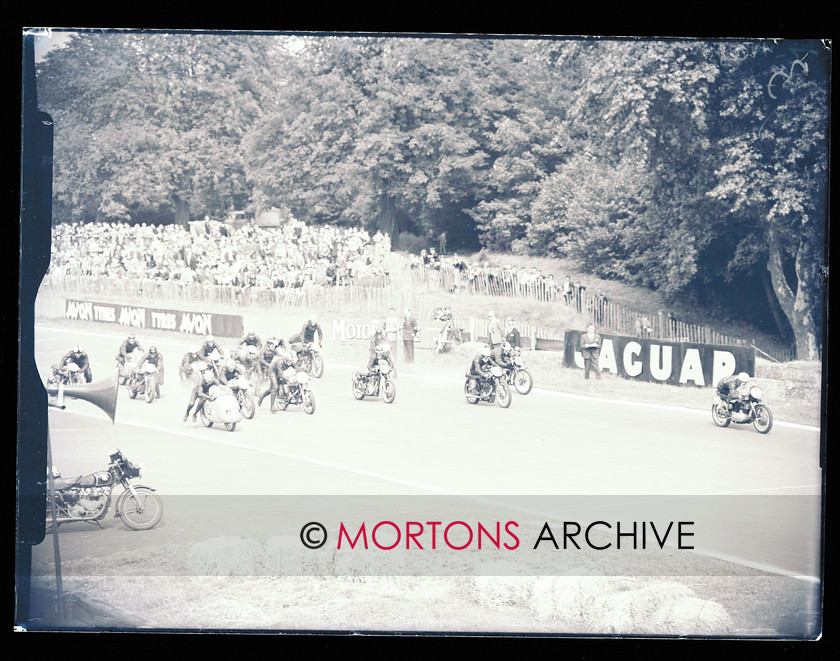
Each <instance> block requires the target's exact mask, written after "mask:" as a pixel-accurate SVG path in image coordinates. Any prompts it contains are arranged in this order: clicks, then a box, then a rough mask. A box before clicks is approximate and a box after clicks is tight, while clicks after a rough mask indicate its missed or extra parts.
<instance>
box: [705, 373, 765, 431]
mask: <svg viewBox="0 0 840 661" xmlns="http://www.w3.org/2000/svg"><path fill="white" fill-rule="evenodd" d="M763 395H764V393H763V392H762V391H761V388H759V387H758V386H756V385H754V384H752V383H745V384H743V385H741V386H740V387H739V388H738V389H737V390H736V391H735V398H734V399H733V401H732V403H731V405H730V403H729V402H728V401H727V399H726V397H723V396H721V394H720V393H717V392H716V393H715V395H714V397H713V398H712V420H713V421H714V423H715V424H716V425H717V426H718V427H728V426H729V423H730V422H734V423H735V424H738V425H748V424H750V423H752V425H753V427H755V430H756V431H757V432H758V433H759V434H766V433H767V432H769V431H770V429H771V428H772V427H773V412H772V411H771V410H770V407H769V406H767V404H765V403H764V402H762V401H761V398H762V397H763Z"/></svg>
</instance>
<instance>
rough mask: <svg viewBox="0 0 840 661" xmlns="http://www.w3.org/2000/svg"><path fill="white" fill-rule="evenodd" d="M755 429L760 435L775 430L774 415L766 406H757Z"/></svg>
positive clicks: (754, 421)
mask: <svg viewBox="0 0 840 661" xmlns="http://www.w3.org/2000/svg"><path fill="white" fill-rule="evenodd" d="M754 411H755V420H753V427H755V430H756V431H757V432H758V433H759V434H766V433H767V432H769V431H770V430H771V429H772V428H773V413H772V411H770V408H769V407H768V406H767V405H766V404H756V405H755V409H754Z"/></svg>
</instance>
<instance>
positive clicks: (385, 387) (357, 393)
mask: <svg viewBox="0 0 840 661" xmlns="http://www.w3.org/2000/svg"><path fill="white" fill-rule="evenodd" d="M390 351H391V347H390V345H389V344H381V345H378V346H377V347H376V348H375V353H374V355H375V358H374V360H373V361H372V363H373V364H372V367H373V369H371V370H368V369H365V370H364V371H361V370H360V371H357V372H354V374H353V379H352V387H353V397H355V398H356V399H358V400H360V401H361V400H363V399H364V398H365V397H379V396H380V395H381V396H382V400H383V401H384V402H385V403H386V404H392V403H393V402H394V399H396V397H397V386H396V384H395V383H394V380H393V378H392V375H391V364H390V363H389V362H388V360H387V359H386V358H385V356H386V354H388V353H389V352H390Z"/></svg>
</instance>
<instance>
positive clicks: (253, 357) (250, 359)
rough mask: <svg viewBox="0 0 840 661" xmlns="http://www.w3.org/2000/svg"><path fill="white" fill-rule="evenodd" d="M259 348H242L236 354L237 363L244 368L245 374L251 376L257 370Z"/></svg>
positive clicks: (249, 346)
mask: <svg viewBox="0 0 840 661" xmlns="http://www.w3.org/2000/svg"><path fill="white" fill-rule="evenodd" d="M258 349H259V347H253V346H251V345H248V346H244V347H240V348H239V351H238V352H237V354H236V361H237V362H238V363H239V364H240V365H241V366H242V370H243V373H244V374H251V373H252V372H253V371H254V370H255V369H256V368H257V360H258V359H259V350H258Z"/></svg>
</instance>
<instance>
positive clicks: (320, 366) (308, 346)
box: [296, 342, 324, 379]
mask: <svg viewBox="0 0 840 661" xmlns="http://www.w3.org/2000/svg"><path fill="white" fill-rule="evenodd" d="M296 368H297V371H298V372H305V373H306V374H311V375H312V376H314V377H315V378H316V379H320V378H321V377H322V376H324V358H323V356H321V354H320V353H319V350H318V345H317V344H313V343H311V342H306V343H305V344H304V345H303V347H302V348H301V350H300V351H299V352H298V354H297V365H296Z"/></svg>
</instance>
